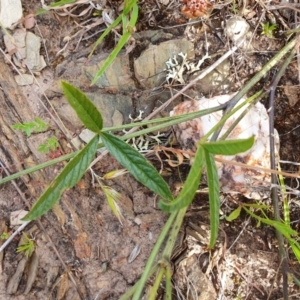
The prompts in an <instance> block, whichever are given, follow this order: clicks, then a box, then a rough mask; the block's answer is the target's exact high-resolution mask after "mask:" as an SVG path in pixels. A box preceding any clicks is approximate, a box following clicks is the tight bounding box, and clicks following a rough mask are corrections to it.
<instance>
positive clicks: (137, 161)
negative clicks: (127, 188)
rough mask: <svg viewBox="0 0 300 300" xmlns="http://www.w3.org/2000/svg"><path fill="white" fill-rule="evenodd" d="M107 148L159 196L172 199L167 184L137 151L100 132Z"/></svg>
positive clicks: (135, 176) (133, 174)
mask: <svg viewBox="0 0 300 300" xmlns="http://www.w3.org/2000/svg"><path fill="white" fill-rule="evenodd" d="M100 136H101V140H102V142H103V144H104V146H105V147H106V148H107V150H108V151H109V152H110V153H111V155H113V156H114V157H115V158H116V160H117V161H118V162H119V163H120V164H121V165H122V166H123V167H124V168H126V169H127V170H128V171H129V172H130V173H131V174H132V176H133V177H134V178H135V179H136V180H137V181H139V182H140V183H142V184H143V185H145V186H146V187H148V188H149V189H150V190H152V191H153V192H155V193H156V194H158V195H160V196H161V197H163V198H165V199H168V200H172V199H173V197H172V194H171V191H170V189H169V186H168V185H167V183H166V182H165V181H164V179H163V178H162V177H161V176H160V174H159V173H158V172H157V170H156V169H155V168H154V167H153V166H152V165H151V164H150V163H149V162H148V161H147V160H146V159H145V158H144V156H143V155H141V154H140V153H139V152H138V151H136V150H135V149H133V148H132V147H130V146H129V145H128V144H126V143H125V142H123V141H121V140H120V139H118V138H117V137H115V136H113V135H111V134H108V133H106V132H101V133H100Z"/></svg>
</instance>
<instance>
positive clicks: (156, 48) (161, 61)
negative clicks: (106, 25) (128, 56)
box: [134, 39, 195, 89]
mask: <svg viewBox="0 0 300 300" xmlns="http://www.w3.org/2000/svg"><path fill="white" fill-rule="evenodd" d="M180 52H183V53H187V58H189V59H193V58H194V56H195V54H194V45H193V43H191V42H189V41H188V40H187V39H178V40H171V41H167V42H163V43H161V44H159V45H150V46H149V48H148V49H146V50H145V51H144V52H143V53H142V54H141V56H140V57H138V58H137V59H136V60H135V61H134V71H135V76H136V78H137V79H138V80H139V82H140V84H141V85H142V86H143V87H144V88H147V89H152V88H154V87H157V86H159V85H160V84H162V83H163V82H164V81H165V78H166V74H165V72H163V71H164V69H165V68H166V61H167V60H169V59H170V58H171V57H174V55H177V54H179V53H180Z"/></svg>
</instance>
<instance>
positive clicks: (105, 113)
mask: <svg viewBox="0 0 300 300" xmlns="http://www.w3.org/2000/svg"><path fill="white" fill-rule="evenodd" d="M86 95H87V96H88V97H89V99H90V100H91V101H92V102H93V103H94V104H95V105H96V107H97V108H98V110H99V111H100V113H101V115H102V117H103V124H104V127H112V126H113V119H112V118H113V115H114V114H115V111H116V110H118V111H119V112H122V114H123V116H124V119H125V122H128V121H129V114H130V113H131V112H132V100H131V97H129V96H126V95H121V94H118V95H112V94H100V93H86Z"/></svg>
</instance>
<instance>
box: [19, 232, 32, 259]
mask: <svg viewBox="0 0 300 300" xmlns="http://www.w3.org/2000/svg"><path fill="white" fill-rule="evenodd" d="M22 238H23V242H22V244H21V245H20V246H19V247H18V248H17V252H18V253H19V252H24V254H25V256H26V258H29V257H30V256H31V254H32V253H33V251H34V248H35V245H34V241H33V240H32V239H30V238H29V237H28V235H27V234H26V233H24V232H23V237H22Z"/></svg>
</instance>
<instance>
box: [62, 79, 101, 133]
mask: <svg viewBox="0 0 300 300" xmlns="http://www.w3.org/2000/svg"><path fill="white" fill-rule="evenodd" d="M61 85H62V89H63V92H64V95H65V96H66V98H67V100H68V102H69V104H70V105H71V106H72V108H73V109H74V110H75V111H76V113H77V115H78V117H79V119H80V120H81V121H82V123H83V124H84V126H85V127H86V128H88V129H89V130H91V131H93V132H96V133H97V132H99V131H100V130H101V129H102V127H103V120H102V116H101V114H100V112H99V111H98V110H97V107H96V106H95V105H94V104H93V103H92V102H91V100H90V99H89V98H88V97H87V96H86V95H85V94H84V93H82V92H81V91H80V90H79V89H77V88H76V87H75V86H73V85H72V84H70V83H68V82H65V81H62V82H61Z"/></svg>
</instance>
